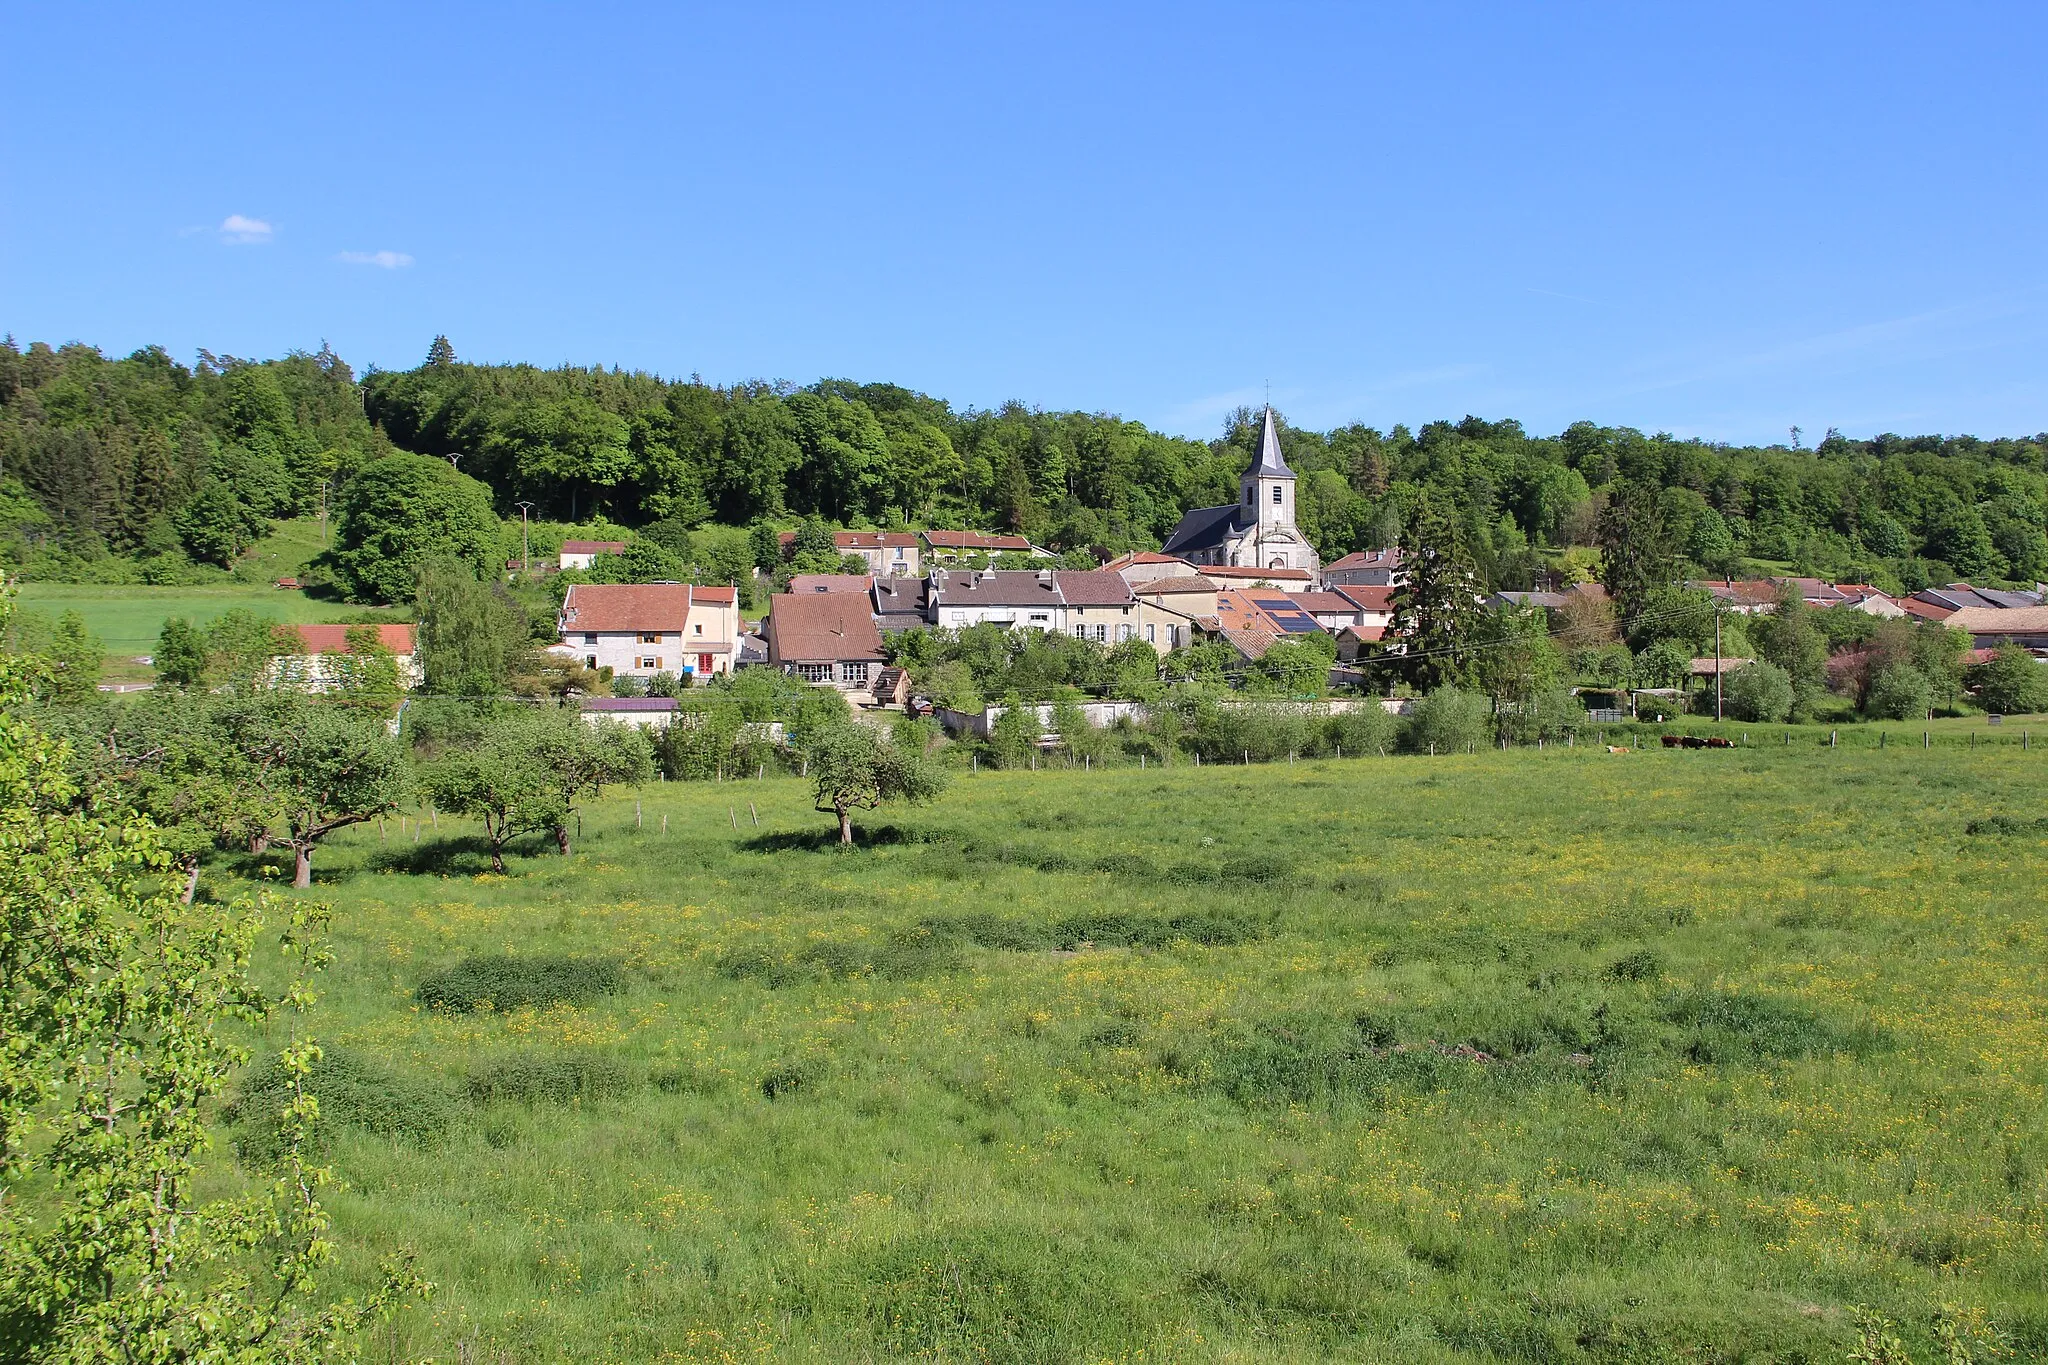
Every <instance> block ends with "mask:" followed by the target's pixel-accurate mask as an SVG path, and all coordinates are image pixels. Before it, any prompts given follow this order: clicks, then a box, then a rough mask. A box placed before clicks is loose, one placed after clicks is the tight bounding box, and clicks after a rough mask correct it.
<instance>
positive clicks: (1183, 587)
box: [1131, 574, 1222, 597]
mask: <svg viewBox="0 0 2048 1365" xmlns="http://www.w3.org/2000/svg"><path fill="white" fill-rule="evenodd" d="M1131 591H1132V592H1134V593H1136V594H1137V595H1138V596H1140V597H1156V596H1158V595H1159V594H1160V593H1169V592H1221V591H1222V587H1221V585H1220V584H1218V583H1217V582H1216V581H1215V580H1214V579H1209V578H1203V577H1200V576H1199V575H1198V576H1196V577H1194V578H1189V577H1187V576H1186V575H1185V574H1172V575H1169V576H1168V577H1165V578H1148V579H1146V580H1145V581H1144V582H1143V583H1135V584H1133V585H1132V586H1131Z"/></svg>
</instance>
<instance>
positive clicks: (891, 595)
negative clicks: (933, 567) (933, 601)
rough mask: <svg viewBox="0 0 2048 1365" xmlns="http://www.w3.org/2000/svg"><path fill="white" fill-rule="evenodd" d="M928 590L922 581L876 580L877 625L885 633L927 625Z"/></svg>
mask: <svg viewBox="0 0 2048 1365" xmlns="http://www.w3.org/2000/svg"><path fill="white" fill-rule="evenodd" d="M926 591H927V585H926V583H925V580H924V579H922V578H877V579H876V580H875V587H874V593H873V599H874V604H875V624H876V625H877V626H880V627H881V628H882V632H883V633H884V634H887V633H888V632H890V631H892V630H911V629H914V628H916V627H918V626H921V625H924V624H926V621H925V606H926V602H927V597H926Z"/></svg>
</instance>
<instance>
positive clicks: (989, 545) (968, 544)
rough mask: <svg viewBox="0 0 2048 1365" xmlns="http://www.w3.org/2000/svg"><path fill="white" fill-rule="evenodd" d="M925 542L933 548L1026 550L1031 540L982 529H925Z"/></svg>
mask: <svg viewBox="0 0 2048 1365" xmlns="http://www.w3.org/2000/svg"><path fill="white" fill-rule="evenodd" d="M924 538H925V541H926V543H928V544H929V545H930V546H931V547H932V548H933V549H934V550H940V549H945V550H998V551H1001V550H1026V551H1028V550H1029V549H1030V548H1031V542H1030V541H1028V540H1026V539H1025V538H1024V537H1022V536H996V535H989V534H988V533H986V532H983V531H926V532H925V533H924Z"/></svg>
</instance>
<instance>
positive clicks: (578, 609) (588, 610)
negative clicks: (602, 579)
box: [555, 583, 740, 679]
mask: <svg viewBox="0 0 2048 1365" xmlns="http://www.w3.org/2000/svg"><path fill="white" fill-rule="evenodd" d="M556 626H557V629H558V630H559V631H560V633H561V637H562V639H561V643H560V644H558V645H556V646H555V648H556V649H557V650H559V651H561V652H563V653H565V654H570V655H573V656H575V657H576V658H579V659H581V660H582V661H583V663H584V665H585V667H588V668H609V669H611V670H612V672H613V674H615V675H623V676H626V677H636V678H651V677H653V676H654V675H655V674H656V673H674V674H676V675H678V676H680V675H682V674H685V673H688V674H692V675H694V676H695V677H697V678H700V679H703V678H709V677H711V676H713V675H714V674H719V673H730V672H731V671H732V668H733V660H734V658H735V656H736V654H737V652H738V646H739V635H740V612H739V602H738V594H736V593H735V592H734V591H733V589H731V588H700V587H695V586H693V585H691V584H688V583H576V584H572V585H571V586H570V588H569V591H568V594H567V595H566V596H564V597H563V598H562V611H561V615H560V616H559V617H558V618H557V622H556Z"/></svg>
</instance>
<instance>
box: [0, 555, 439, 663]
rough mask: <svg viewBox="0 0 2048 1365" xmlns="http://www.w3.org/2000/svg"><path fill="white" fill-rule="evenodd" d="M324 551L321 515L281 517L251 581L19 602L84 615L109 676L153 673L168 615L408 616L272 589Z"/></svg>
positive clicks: (250, 561) (29, 595)
mask: <svg viewBox="0 0 2048 1365" xmlns="http://www.w3.org/2000/svg"><path fill="white" fill-rule="evenodd" d="M319 552H320V521H319V519H318V518H317V517H314V518H304V519H301V520H298V521H281V522H274V523H272V529H271V533H270V535H268V536H266V537H265V538H264V539H263V540H262V541H261V542H260V543H258V545H257V546H256V547H255V549H254V550H252V551H251V552H250V554H249V556H248V558H246V559H245V560H243V561H242V567H241V577H243V578H246V579H248V580H250V581H246V582H230V581H222V582H220V583H219V584H217V585H212V584H209V585H206V586H202V587H191V586H187V587H164V588H157V587H148V586H143V585H127V584H122V585H100V584H88V583H35V582H30V583H23V584H22V585H21V590H20V591H21V599H20V600H21V605H22V607H23V608H24V609H25V610H28V611H36V612H41V613H43V614H44V615H45V616H49V617H51V618H53V619H54V618H55V617H56V616H57V615H59V614H60V613H62V612H66V611H76V612H78V613H79V614H80V615H81V616H83V617H84V618H85V624H86V628H87V629H88V630H90V631H92V633H93V634H95V635H97V636H98V637H99V638H100V642H101V643H102V644H104V645H105V646H106V649H107V665H106V670H105V674H104V676H105V677H106V678H107V679H108V680H109V681H129V680H135V679H142V678H148V677H149V676H151V670H150V668H149V667H148V666H147V665H136V664H135V663H134V662H133V661H134V659H135V657H136V656H137V655H142V654H148V653H149V652H150V650H152V649H153V648H155V646H156V641H157V636H158V634H159V633H161V632H162V630H163V627H164V622H165V620H167V619H168V618H170V617H173V616H185V617H190V618H191V619H192V620H193V621H195V622H197V623H198V624H200V625H204V624H205V623H206V622H208V621H211V620H213V619H214V618H215V617H216V616H219V615H221V614H222V613H224V612H228V611H232V610H233V609H235V608H236V607H247V608H249V609H250V610H251V611H256V612H261V613H262V614H264V615H266V616H274V617H276V618H277V619H278V620H280V621H286V622H313V621H355V620H358V619H365V618H367V617H368V616H369V615H376V616H379V617H382V618H385V619H389V620H394V621H395V620H401V619H403V613H401V612H397V611H391V610H384V611H372V610H371V609H367V608H364V607H357V606H351V605H349V604H348V603H346V602H330V601H322V600H320V599H319V598H314V597H309V596H307V595H306V594H305V593H303V592H294V591H290V590H286V589H279V588H276V587H274V586H272V585H273V584H274V583H275V582H276V581H277V580H278V579H280V578H285V577H291V576H294V575H296V574H297V573H298V572H299V570H300V569H301V568H303V567H304V565H305V563H306V561H307V560H309V559H311V558H312V557H313V556H314V555H316V554H318V553H319Z"/></svg>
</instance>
